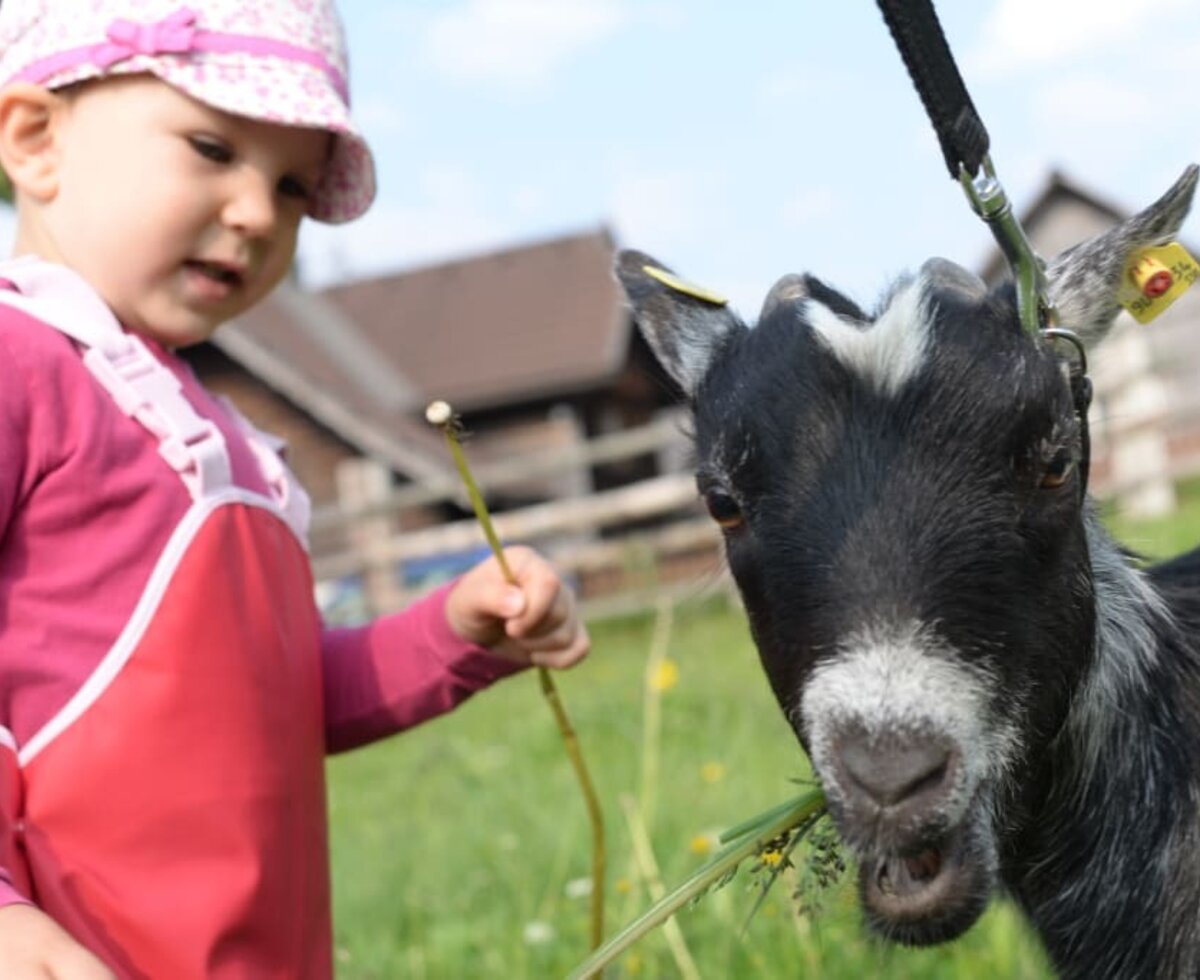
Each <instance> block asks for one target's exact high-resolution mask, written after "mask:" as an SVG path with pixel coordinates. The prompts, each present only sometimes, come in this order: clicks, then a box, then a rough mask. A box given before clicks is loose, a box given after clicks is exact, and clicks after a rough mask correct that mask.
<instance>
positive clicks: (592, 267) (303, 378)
mask: <svg viewBox="0 0 1200 980" xmlns="http://www.w3.org/2000/svg"><path fill="white" fill-rule="evenodd" d="M612 257H613V242H612V238H611V236H610V235H609V233H608V231H607V230H606V229H603V228H601V229H598V230H594V231H589V232H585V233H580V234H574V235H569V236H565V237H561V238H555V239H552V240H548V241H542V242H537V243H534V244H529V245H524V246H521V247H517V248H511V249H505V250H502V251H496V252H492V253H488V254H485V255H478V256H474V257H470V258H465V259H461V260H457V261H453V262H446V263H443V264H440V265H434V266H429V267H427V268H421V269H415V270H410V271H407V272H402V273H398V274H395V275H389V276H383V277H378V278H372V279H363V280H361V281H357V282H352V283H348V284H344V285H339V286H336V287H333V288H330V289H326V290H322V291H316V292H307V291H304V290H301V289H299V288H298V287H297V286H295V285H292V284H286V283H285V284H284V285H282V286H281V287H280V288H279V289H277V290H276V291H275V292H274V293H273V294H272V295H271V296H270V297H268V299H267V300H266V301H264V302H263V303H261V304H259V305H258V306H257V307H256V308H255V309H254V310H252V311H250V312H249V313H247V314H246V315H244V316H242V317H241V318H239V319H238V320H237V321H235V322H233V323H230V324H227V325H226V326H225V327H224V328H222V330H221V331H219V332H218V333H217V334H216V336H215V337H214V338H213V343H214V344H216V345H217V346H218V347H220V348H221V349H222V350H223V351H224V352H225V353H226V354H227V355H229V356H230V357H232V358H233V359H234V360H236V361H237V362H239V363H240V364H241V365H242V366H243V367H244V368H246V369H247V370H248V371H250V372H251V373H253V374H255V375H257V376H258V377H259V378H261V379H262V380H263V381H265V382H266V383H267V384H269V385H271V386H272V387H274V388H275V389H276V390H278V391H280V392H281V393H282V394H284V395H285V396H286V397H287V398H289V399H290V400H291V401H292V402H293V403H294V404H296V405H297V406H298V407H300V408H301V409H302V410H304V411H306V412H308V413H309V414H311V415H312V416H313V417H314V418H316V419H317V420H319V421H320V422H321V423H322V424H324V425H326V426H327V427H329V428H330V429H331V430H333V431H334V432H336V433H337V434H338V435H339V436H341V437H342V438H343V439H345V440H346V441H347V442H349V443H351V444H352V445H355V446H358V447H360V448H361V449H362V450H363V451H364V452H366V453H368V454H370V455H373V456H376V457H378V458H381V459H383V460H385V461H387V462H388V463H389V464H390V465H392V466H393V467H395V468H396V469H398V470H400V471H402V472H405V473H407V474H409V475H410V476H413V477H414V478H418V479H420V478H422V477H427V478H428V477H435V476H438V475H441V474H442V473H443V472H444V469H445V459H444V454H443V453H441V452H440V451H439V450H440V442H439V439H438V437H437V435H436V433H434V432H432V431H431V430H430V429H429V427H428V426H426V425H425V424H424V422H423V421H421V411H422V410H423V408H424V406H425V404H426V403H428V402H429V401H431V400H433V399H434V398H444V399H446V400H447V401H449V402H450V403H451V404H453V405H454V407H455V408H456V409H458V410H459V411H463V412H470V411H474V410H480V409H497V408H503V407H506V406H510V405H517V404H521V403H525V402H530V401H536V400H539V399H543V398H549V397H553V396H555V395H563V394H567V393H571V392H576V391H583V390H587V389H589V388H594V387H599V386H602V385H603V384H604V383H606V382H607V381H609V380H611V379H613V378H614V377H616V376H617V375H618V374H619V373H620V371H621V370H622V368H623V366H624V364H625V360H626V358H627V356H628V348H629V342H630V331H631V322H630V319H629V317H628V315H627V314H626V312H625V310H624V306H623V304H622V301H621V297H620V293H619V287H618V285H617V283H616V280H615V278H614V277H613V275H612Z"/></svg>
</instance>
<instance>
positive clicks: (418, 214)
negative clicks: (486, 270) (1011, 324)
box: [300, 167, 513, 286]
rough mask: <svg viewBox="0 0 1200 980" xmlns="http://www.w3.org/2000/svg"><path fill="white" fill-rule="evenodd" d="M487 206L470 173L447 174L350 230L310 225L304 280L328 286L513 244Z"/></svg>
mask: <svg viewBox="0 0 1200 980" xmlns="http://www.w3.org/2000/svg"><path fill="white" fill-rule="evenodd" d="M486 201H487V197H486V195H485V194H484V192H483V189H482V187H481V186H480V185H479V184H478V182H477V181H476V180H474V179H473V178H472V177H471V176H470V175H469V174H467V173H466V172H464V171H462V170H454V169H452V168H448V167H440V168H437V169H436V170H430V171H428V172H427V173H426V175H425V176H424V177H423V178H422V179H421V180H420V181H418V186H417V188H416V189H415V192H414V193H413V194H412V195H410V196H409V197H408V198H407V199H406V200H405V201H404V202H403V203H389V202H387V201H386V200H381V201H380V202H379V203H377V204H376V205H375V207H373V208H372V209H371V210H370V211H368V212H367V214H366V215H365V216H364V217H362V218H361V219H359V220H358V221H355V222H352V223H351V224H349V225H344V226H335V225H321V224H316V223H313V222H309V223H307V224H306V226H305V228H304V231H303V233H302V236H301V242H300V266H301V272H302V274H303V277H304V280H305V282H306V284H308V285H312V286H322V285H326V284H328V283H332V282H337V281H339V280H343V279H348V278H359V277H362V276H367V275H375V274H381V273H386V272H394V271H396V270H397V269H401V268H406V267H411V266H414V265H426V264H429V263H432V262H437V261H443V260H446V259H457V258H461V257H462V256H463V255H466V254H470V253H473V252H480V251H484V250H488V249H492V248H496V247H498V246H500V245H507V244H511V241H512V239H513V235H512V234H511V231H510V230H509V229H507V228H506V227H505V225H504V223H503V222H502V221H501V220H500V219H498V218H497V217H496V215H495V214H494V213H493V212H492V211H491V210H490V209H489V207H488V206H487V203H486Z"/></svg>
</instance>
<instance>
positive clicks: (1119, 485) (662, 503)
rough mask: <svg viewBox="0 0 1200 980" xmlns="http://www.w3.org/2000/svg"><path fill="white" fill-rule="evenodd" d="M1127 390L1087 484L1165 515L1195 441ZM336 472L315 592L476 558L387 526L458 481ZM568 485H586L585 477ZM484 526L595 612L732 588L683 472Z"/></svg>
mask: <svg viewBox="0 0 1200 980" xmlns="http://www.w3.org/2000/svg"><path fill="white" fill-rule="evenodd" d="M1135 380H1136V383H1137V384H1138V385H1140V386H1142V388H1143V389H1144V387H1145V385H1147V384H1149V383H1150V382H1148V381H1147V380H1146V378H1145V376H1141V377H1139V378H1137V379H1135ZM1132 383H1133V382H1129V381H1124V380H1122V381H1121V382H1119V383H1116V384H1112V383H1110V384H1108V385H1105V388H1107V390H1106V391H1104V395H1105V399H1104V400H1105V401H1106V402H1107V405H1108V408H1109V412H1108V413H1107V414H1106V417H1105V418H1103V419H1097V420H1094V425H1093V432H1094V435H1095V445H1094V452H1095V463H1096V465H1095V467H1094V469H1093V480H1092V489H1093V492H1094V493H1095V495H1096V496H1097V497H1099V498H1101V499H1106V498H1114V499H1116V500H1117V501H1118V506H1120V507H1121V509H1122V510H1124V511H1126V512H1128V513H1150V512H1155V510H1156V509H1157V510H1159V511H1161V510H1162V509H1164V506H1165V507H1166V508H1169V507H1171V506H1173V503H1174V493H1173V487H1174V485H1175V483H1176V482H1177V481H1179V480H1180V479H1184V478H1189V477H1194V476H1196V475H1197V474H1200V433H1198V435H1197V437H1196V438H1194V439H1191V440H1185V441H1180V440H1179V439H1177V438H1175V437H1172V438H1170V439H1169V438H1168V430H1169V429H1170V427H1171V415H1170V413H1169V411H1165V410H1164V405H1165V402H1164V401H1163V399H1162V398H1161V397H1158V396H1157V395H1156V397H1155V398H1153V399H1150V398H1145V397H1141V398H1139V400H1138V402H1137V403H1136V404H1135V403H1134V402H1132V401H1131V400H1129V399H1128V398H1125V399H1122V394H1123V393H1124V392H1126V391H1128V390H1129V386H1130V385H1131V384H1132ZM1102 390H1103V389H1102ZM1147 406H1148V407H1147ZM1098 408H1100V409H1101V410H1102V411H1103V407H1102V406H1098ZM1113 408H1116V411H1112V409H1113ZM1147 445H1148V446H1149V450H1147V448H1146V447H1147ZM685 447H686V438H685V436H684V435H683V433H682V427H681V425H680V422H679V419H678V417H677V416H676V417H671V416H668V417H664V418H663V419H661V420H659V421H656V422H654V423H652V424H650V425H646V426H644V427H641V428H637V429H632V430H627V431H623V432H620V433H615V434H613V435H607V436H602V437H599V438H596V439H593V440H591V441H589V442H580V443H578V444H575V445H573V446H571V447H568V448H566V449H564V448H562V447H558V448H555V449H553V450H550V451H544V452H537V453H529V454H523V455H520V456H516V457H511V458H508V459H505V460H503V461H501V462H494V463H489V464H482V463H480V464H476V465H475V467H474V469H475V476H476V479H477V481H478V482H479V484H480V487H481V488H482V489H483V491H484V495H485V497H487V496H492V495H496V494H498V493H500V492H502V491H503V490H504V489H505V488H506V487H511V486H515V485H518V484H526V483H528V481H529V480H530V479H531V478H538V477H554V476H561V475H562V474H564V473H568V472H571V471H576V472H579V471H583V472H584V473H590V471H591V469H592V468H593V467H596V466H600V465H603V464H606V463H614V462H620V461H621V460H626V459H630V458H633V457H637V456H643V455H646V454H654V455H656V456H658V457H659V458H660V459H670V458H674V459H679V458H680V457H681V456H682V455H683V451H684V449H685ZM1150 450H1153V451H1150ZM338 477H339V481H338V482H339V485H340V487H341V501H340V503H339V504H338V505H337V506H331V507H325V508H322V509H320V510H318V511H317V512H316V513H315V514H314V517H313V529H314V532H315V533H318V534H319V533H321V532H329V531H334V532H339V533H338V534H337V537H339V538H340V539H342V540H345V541H346V542H348V547H346V548H345V549H344V550H339V551H334V552H329V553H321V554H318V556H317V557H316V558H315V559H314V562H313V566H314V572H315V575H316V577H317V580H318V583H321V586H322V588H323V589H324V591H325V592H326V593H329V592H336V591H337V589H338V583H342V585H343V587H344V588H345V589H348V590H349V591H350V592H351V593H353V594H354V595H355V596H356V600H355V601H356V602H357V606H356V608H355V610H354V614H355V615H367V614H375V613H378V612H384V611H388V610H392V609H396V608H400V607H402V606H403V605H405V604H407V603H408V602H409V601H411V600H412V598H414V597H415V596H416V595H419V594H421V593H422V592H424V591H426V590H427V589H428V588H430V587H431V586H432V584H434V579H426V580H423V581H413V580H412V577H411V576H408V575H406V574H405V570H406V569H411V568H412V567H414V566H419V565H422V564H425V565H429V564H431V563H432V564H436V561H437V559H438V558H439V557H442V558H445V559H446V562H445V567H446V569H450V570H453V562H454V560H455V558H456V557H457V558H458V559H460V560H461V559H462V557H463V556H464V554H468V555H472V556H473V557H478V555H479V553H480V551H481V549H482V548H483V547H484V544H485V542H484V538H483V534H482V532H481V531H480V529H479V526H478V524H477V523H476V521H475V520H474V518H464V519H461V520H454V521H451V522H449V523H443V524H437V525H435V526H432V527H424V528H421V529H419V530H410V531H406V532H404V533H400V532H399V531H398V530H397V528H398V527H399V521H398V518H397V515H399V514H400V513H402V512H404V511H408V510H411V509H413V508H427V507H429V506H431V505H436V504H439V503H443V502H445V501H453V502H455V503H456V504H457V505H458V507H459V508H460V509H462V510H463V511H469V507H468V505H467V502H466V499H465V494H464V492H463V489H462V486H461V484H460V482H459V480H458V478H457V476H453V475H449V474H448V475H447V476H446V477H445V478H444V479H442V480H440V481H431V482H426V483H422V484H412V485H406V486H402V487H393V486H392V485H391V480H390V476H389V474H388V471H387V470H386V468H385V467H383V466H382V465H381V464H377V463H373V462H371V461H369V460H353V461H350V462H348V463H345V464H343V465H342V468H341V471H340V472H339V474H338ZM578 482H579V483H580V484H581V485H583V486H587V485H590V480H589V479H584V480H580V481H578ZM1164 500H1165V501H1167V503H1166V504H1165V505H1164V504H1163V501H1164ZM494 518H495V524H496V529H497V532H498V533H499V535H500V537H501V538H502V539H503V540H505V541H508V542H516V541H519V542H523V543H527V544H531V545H533V546H535V547H537V548H538V549H539V550H540V551H542V552H543V553H544V554H546V555H547V556H548V557H549V558H551V559H552V560H553V561H554V562H555V564H556V565H557V566H558V567H559V568H561V569H562V570H563V571H564V572H565V573H567V574H568V575H570V576H572V577H574V579H575V580H576V582H577V584H578V586H579V589H580V594H581V596H582V597H583V599H584V602H585V605H586V606H587V607H588V611H589V613H590V614H592V615H601V614H604V613H608V612H619V611H625V610H632V609H638V608H642V607H645V606H649V605H652V604H653V603H655V602H656V601H657V600H658V598H659V597H660V596H661V595H663V594H664V593H678V592H682V593H685V594H696V593H700V592H703V591H706V590H709V589H720V590H729V588H730V583H729V580H728V576H727V574H726V572H725V570H724V562H723V558H722V556H721V546H720V534H719V532H718V531H717V529H716V528H715V526H714V525H713V523H712V522H711V521H710V520H709V519H708V518H707V517H706V516H705V515H704V514H703V510H702V508H701V506H700V504H699V501H698V497H697V494H696V489H695V483H694V480H693V478H692V476H691V474H690V473H685V472H668V473H667V474H666V475H663V476H658V477H655V478H653V479H649V480H644V481H641V482H637V483H631V484H628V485H626V486H622V487H619V488H617V489H612V490H604V491H596V492H592V493H589V494H586V495H583V496H575V497H565V498H561V499H557V500H553V501H549V502H546V503H540V504H536V505H534V506H529V507H523V508H519V509H515V510H509V511H507V512H503V513H497V514H495V515H494Z"/></svg>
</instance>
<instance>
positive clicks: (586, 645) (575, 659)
mask: <svg viewBox="0 0 1200 980" xmlns="http://www.w3.org/2000/svg"><path fill="white" fill-rule="evenodd" d="M590 649H591V640H590V639H589V637H588V634H587V630H586V629H584V628H583V627H582V626H580V627H579V629H578V630H576V631H575V634H574V635H573V636H572V638H571V641H570V643H568V644H567V646H565V647H555V648H554V649H551V650H544V651H541V650H534V651H532V652H531V653H530V655H529V660H530V662H531V663H533V664H535V665H536V666H538V667H552V668H554V669H555V670H564V669H566V668H567V667H574V666H575V665H576V664H577V663H579V661H581V660H582V659H583V658H584V657H586V656H587V655H588V651H589V650H590Z"/></svg>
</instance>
